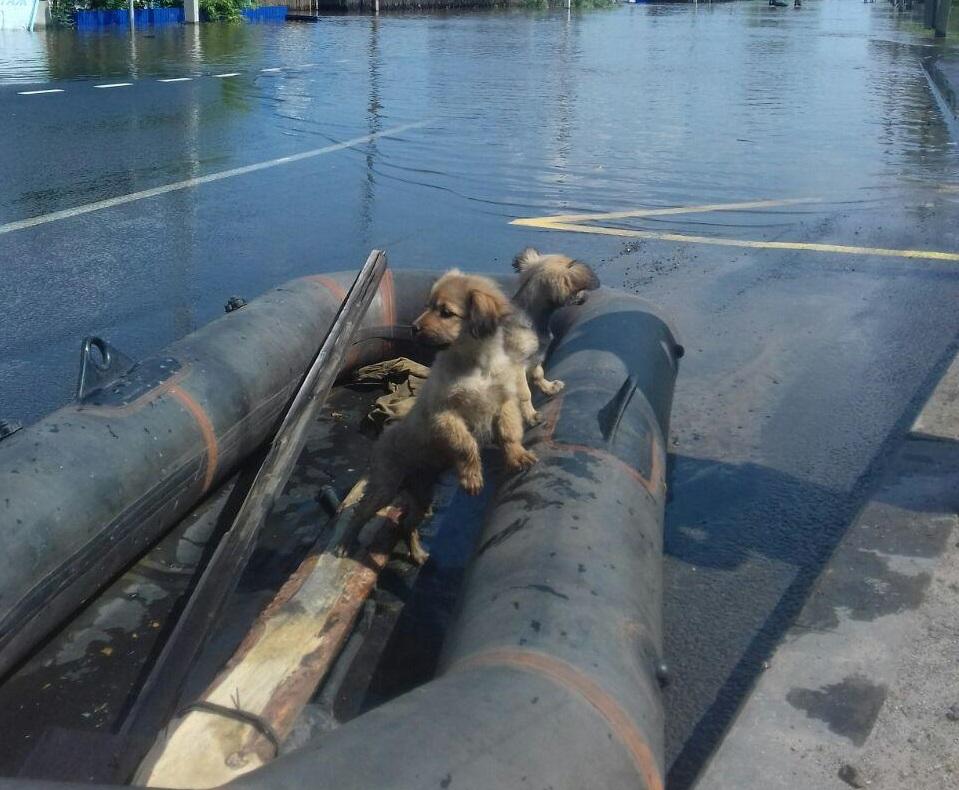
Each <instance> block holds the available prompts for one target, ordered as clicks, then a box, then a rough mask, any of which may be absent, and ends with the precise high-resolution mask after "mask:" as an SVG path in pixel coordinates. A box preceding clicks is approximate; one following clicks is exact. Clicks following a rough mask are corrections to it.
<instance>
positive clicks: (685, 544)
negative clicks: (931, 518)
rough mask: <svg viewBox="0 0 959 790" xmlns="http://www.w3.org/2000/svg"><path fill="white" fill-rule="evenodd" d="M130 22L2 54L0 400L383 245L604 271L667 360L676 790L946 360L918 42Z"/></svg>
mask: <svg viewBox="0 0 959 790" xmlns="http://www.w3.org/2000/svg"><path fill="white" fill-rule="evenodd" d="M6 35H7V36H10V34H6ZM150 35H152V36H153V37H149V38H148V37H147V36H146V34H145V33H141V34H139V35H138V37H137V38H136V39H134V41H133V42H131V41H130V40H129V39H127V38H125V37H123V36H122V35H112V34H104V35H94V36H83V37H77V38H71V37H72V36H73V34H67V35H65V36H53V35H51V36H48V37H44V36H35V37H24V36H21V37H14V38H10V39H9V40H10V41H12V42H13V45H11V46H7V38H5V39H4V47H3V48H2V50H0V108H2V109H0V140H2V141H3V143H2V145H3V155H2V156H0V262H2V265H3V273H4V279H3V286H4V288H3V293H4V295H5V296H6V299H5V304H4V308H5V309H4V310H3V312H2V314H0V417H7V418H13V419H19V420H21V421H24V422H28V421H31V420H33V419H36V418H37V417H38V416H40V415H42V414H44V413H46V412H47V411H49V410H51V409H53V408H55V407H57V406H58V405H61V404H63V403H64V402H66V401H67V400H68V399H69V398H70V396H71V391H72V388H73V386H74V378H75V375H76V370H75V356H76V350H77V346H78V345H79V339H80V338H81V337H82V336H83V335H86V334H91V333H97V334H101V335H103V336H105V337H107V338H108V339H109V340H110V341H111V342H113V343H114V344H115V345H117V346H119V347H120V348H122V349H124V350H125V351H126V352H127V353H128V354H130V355H131V356H133V357H138V356H142V355H145V354H147V353H150V352H154V351H157V350H159V349H160V348H162V347H163V346H164V345H166V344H167V343H169V342H170V341H172V340H174V339H175V338H177V337H180V336H182V335H184V334H186V333H188V332H190V331H191V330H192V329H194V328H195V327H197V326H200V325H202V324H204V323H206V322H207V321H208V320H210V319H211V318H213V317H215V316H216V315H218V314H219V313H220V312H221V311H222V305H223V303H224V302H225V300H226V298H227V297H228V296H230V295H232V294H239V295H242V296H244V297H247V298H250V297H252V296H255V295H256V294H258V293H261V292H262V291H264V290H266V289H267V288H269V287H270V286H273V285H275V284H278V283H280V282H282V281H284V280H286V279H289V278H291V277H294V276H297V275H300V274H304V273H308V272H316V271H323V270H333V269H343V268H352V267H355V266H358V265H359V264H360V263H361V262H362V261H363V259H364V258H365V255H366V252H367V251H368V249H369V248H371V247H373V246H381V247H386V248H387V249H388V251H389V253H390V258H391V261H392V264H393V265H394V266H396V267H424V266H425V267H432V268H437V269H439V268H443V267H447V266H451V265H459V266H463V267H469V268H477V269H486V270H502V269H504V268H505V267H506V266H507V265H508V261H509V260H510V258H511V257H512V255H513V254H514V253H515V252H516V251H517V250H518V249H520V248H521V247H522V246H524V245H526V244H529V243H531V244H535V245H537V246H539V247H541V248H543V249H547V250H562V251H565V252H567V253H570V254H573V255H577V256H580V257H582V258H584V259H585V260H588V261H590V262H592V263H594V264H595V265H596V266H597V268H598V271H599V274H600V276H601V279H602V280H603V282H604V283H605V284H607V285H611V286H615V287H622V288H626V289H628V290H632V291H635V292H637V293H641V294H643V295H645V296H647V297H649V298H651V299H653V300H655V301H658V302H660V303H661V304H662V305H664V306H665V307H666V308H667V310H668V311H669V312H670V313H671V314H672V315H673V316H674V318H675V321H676V323H677V325H678V326H679V327H680V330H681V332H682V334H683V339H684V341H685V345H686V347H687V350H688V354H687V356H686V358H685V359H684V360H683V367H682V371H681V377H680V380H679V383H678V389H677V395H676V400H675V406H674V412H673V424H672V436H671V439H670V450H671V452H672V472H671V492H672V501H671V504H670V506H669V509H668V523H667V541H666V546H667V557H666V579H667V589H666V623H667V644H666V648H667V655H668V660H669V662H670V663H671V665H672V668H673V678H674V681H673V683H672V685H671V686H670V687H669V689H668V691H667V717H668V722H667V727H668V750H669V755H668V756H669V760H670V763H671V764H672V774H671V780H672V783H673V786H675V787H684V786H688V784H689V783H690V782H691V781H692V779H693V777H694V776H695V774H696V772H697V771H698V770H699V769H700V767H701V766H702V764H703V761H704V760H705V759H707V758H708V755H709V753H710V750H711V749H712V748H713V746H714V745H715V743H716V742H717V739H718V738H719V737H721V734H722V732H723V730H724V728H725V727H726V726H727V725H728V723H729V721H730V719H731V717H732V716H733V715H734V714H735V710H736V706H737V705H738V703H739V702H740V701H741V700H742V698H743V696H744V694H746V693H747V692H748V689H749V687H750V685H751V683H752V682H753V680H754V679H755V677H756V675H757V673H758V672H760V671H761V668H762V662H763V661H764V660H765V658H766V656H767V654H768V652H769V650H770V648H771V647H772V646H773V645H774V644H775V641H776V640H777V639H778V637H779V636H780V635H781V634H782V633H783V630H784V627H785V625H786V624H788V622H789V620H790V617H791V616H792V614H793V613H795V612H796V611H797V608H798V607H799V605H801V603H802V600H803V597H804V594H805V592H806V590H807V589H808V586H809V584H810V583H811V581H812V580H813V579H814V578H815V576H816V574H817V573H818V570H819V569H820V567H821V564H822V563H823V561H824V560H825V559H826V558H827V557H828V556H829V554H830V552H831V550H832V548H833V547H834V546H835V544H836V542H837V540H838V538H839V537H840V536H841V535H842V533H843V531H844V530H845V528H846V527H847V526H848V524H849V523H850V521H851V519H852V518H853V516H854V515H855V512H856V510H857V508H858V506H859V504H860V503H861V502H862V501H863V499H864V496H865V494H866V492H867V491H868V490H869V486H870V484H871V482H872V481H873V480H874V479H875V478H876V476H877V474H878V472H879V470H881V468H882V465H883V463H884V458H885V455H886V448H887V447H889V446H890V443H891V442H893V441H894V440H895V438H896V437H898V436H899V435H901V433H902V431H903V428H904V426H905V425H907V424H908V422H909V421H910V420H911V417H912V415H913V414H914V413H915V412H916V410H917V408H918V406H919V405H920V404H921V402H922V400H923V398H924V396H925V394H927V393H928V391H929V390H930V389H931V387H932V386H933V385H934V383H935V381H936V380H937V379H938V376H939V374H940V373H941V370H942V368H943V366H944V364H945V363H946V362H947V361H948V359H949V358H950V357H951V354H952V353H954V351H955V348H956V338H957V332H959V312H957V311H956V310H955V305H956V303H957V297H959V272H957V266H959V256H957V255H956V253H957V252H959V232H957V225H956V222H955V219H956V216H957V212H956V207H957V200H959V156H957V152H956V143H955V138H954V137H952V136H951V131H952V130H953V127H954V122H951V121H948V120H947V119H946V118H945V116H944V115H943V113H942V110H941V107H940V106H939V104H937V102H936V99H935V98H934V96H933V94H932V93H931V90H930V87H929V84H928V82H927V80H926V77H925V74H924V72H923V69H922V67H921V65H920V57H921V56H922V55H923V54H925V52H927V51H928V50H927V46H928V44H927V42H926V41H925V40H922V39H920V38H918V37H917V36H916V34H915V33H914V32H911V29H907V27H906V26H903V25H901V24H900V23H899V22H898V21H897V20H896V18H895V17H894V16H893V14H892V12H891V10H890V9H888V8H886V7H885V6H884V5H882V4H875V5H864V4H860V3H851V2H841V0H807V2H806V3H805V4H804V6H803V8H802V10H800V11H793V9H791V8H790V9H775V8H769V7H768V6H766V5H765V4H761V3H759V2H756V3H748V4H747V3H732V4H724V5H716V6H708V7H705V6H699V7H698V8H696V7H693V6H636V7H633V6H631V7H623V8H616V9H612V10H608V11H596V12H583V13H574V14H573V15H572V16H571V17H570V18H567V16H566V14H565V12H564V13H543V12H527V11H523V12H510V13H474V14H463V15H449V14H436V15H432V16H430V15H426V16H406V15H404V16H397V17H390V16H384V17H382V18H380V19H378V20H377V19H370V18H366V17H336V18H330V19H329V20H325V21H323V22H321V23H319V24H317V25H310V26H303V25H285V26H255V27H254V26H250V27H246V28H239V29H228V28H225V27H222V26H213V25H208V26H202V27H201V28H200V29H198V30H180V29H178V30H167V31H155V32H152V33H150ZM7 53H13V54H11V55H8V54H7ZM264 69H279V70H278V71H264ZM234 73H235V74H234ZM224 74H234V76H216V75H224ZM182 77H190V78H191V79H189V80H182V81H177V82H163V81H161V80H164V79H167V80H170V79H179V78H182ZM125 82H129V83H131V84H129V85H118V86H117V87H96V86H97V85H116V84H117V83H125ZM51 90H55V91H60V92H57V93H34V92H33V91H51ZM344 142H347V143H349V145H347V146H343V145H341V144H342V143H344ZM327 149H329V150H327ZM299 154H308V156H303V157H301V158H299V159H298V160H297V161H293V162H284V161H278V160H280V159H281V158H282V157H287V156H293V155H299ZM252 165H262V167H259V168H257V169H253V170H250V169H249V166H252ZM148 190H160V191H159V193H151V192H147V194H145V195H144V194H142V193H143V192H144V191H148ZM114 199H115V201H114V202H113V203H111V204H109V205H106V206H103V205H101V204H100V202H101V201H105V200H111V201H113V200H114ZM799 200H802V201H804V202H790V201H799ZM761 201H774V202H769V203H762V204H760V205H754V206H752V207H751V208H739V209H735V210H717V209H716V208H715V207H716V206H728V205H729V204H741V203H746V202H748V203H753V202H761ZM695 206H707V207H712V208H709V210H705V211H701V212H687V213H669V214H664V213H660V214H658V215H649V214H647V215H646V216H627V217H623V216H619V217H613V218H606V219H593V220H586V221H583V222H580V223H579V224H578V228H579V230H578V231H576V230H575V229H573V230H557V229H555V228H551V227H550V226H549V223H548V221H544V222H541V223H539V224H540V227H529V226H517V225H511V224H510V222H511V221H512V220H515V219H517V218H524V217H525V218H528V217H549V216H552V215H565V214H572V213H601V214H602V213H609V212H633V213H635V212H638V211H639V210H641V209H647V210H648V209H650V208H653V209H662V208H667V207H672V208H675V207H695ZM544 225H545V227H543V226H544ZM597 227H602V228H606V229H607V230H606V231H595V229H596V228H597ZM590 228H591V229H592V231H591V232H584V231H585V230H587V229H590ZM610 228H611V229H612V230H609V229H610ZM617 234H626V235H617ZM690 237H692V238H690ZM820 245H822V246H820ZM928 251H933V252H939V253H944V255H940V256H939V257H935V256H931V257H924V253H925V252H928Z"/></svg>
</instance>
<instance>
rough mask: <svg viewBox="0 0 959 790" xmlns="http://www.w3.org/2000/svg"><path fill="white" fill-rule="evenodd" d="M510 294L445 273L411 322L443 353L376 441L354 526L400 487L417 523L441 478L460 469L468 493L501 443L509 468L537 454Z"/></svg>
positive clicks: (491, 284) (530, 461)
mask: <svg viewBox="0 0 959 790" xmlns="http://www.w3.org/2000/svg"><path fill="white" fill-rule="evenodd" d="M511 313H512V307H511V306H510V302H509V300H508V299H507V298H506V296H505V295H504V294H503V292H502V291H501V290H500V289H499V287H498V286H497V285H496V284H495V283H494V282H493V281H492V280H489V279H487V278H486V277H478V276H475V275H468V274H463V273H462V272H460V271H459V270H457V269H453V270H452V271H449V272H447V273H446V274H444V275H443V276H442V277H440V279H439V280H437V281H436V283H435V284H434V285H433V288H432V290H431V292H430V296H429V302H428V304H427V307H426V310H425V311H424V312H423V314H422V315H420V317H419V318H417V319H416V321H414V322H413V329H414V332H415V334H416V337H417V340H418V341H419V342H422V343H423V344H425V345H428V346H432V347H434V348H436V349H438V350H439V352H438V353H437V355H436V360H435V361H434V363H433V366H432V368H431V369H430V375H429V378H428V379H427V380H426V383H425V384H424V385H423V389H422V391H421V392H420V393H419V394H418V395H417V397H416V403H415V404H414V405H413V407H412V409H411V410H410V413H409V414H408V415H407V416H406V417H405V418H404V419H403V420H401V421H400V422H397V423H394V424H392V425H390V426H389V427H388V428H387V429H386V430H385V431H384V432H383V434H382V435H381V436H380V438H379V440H378V441H377V442H376V445H375V446H374V447H373V453H372V459H371V464H370V475H369V480H368V482H367V486H366V491H365V493H364V496H363V499H362V500H361V501H360V502H359V504H358V505H357V507H356V511H355V512H354V515H353V523H354V524H361V523H363V522H365V521H367V520H368V519H369V518H370V517H372V516H373V514H374V513H376V511H378V510H379V509H380V508H382V507H384V506H386V505H388V504H389V503H390V502H392V501H393V499H394V498H395V497H396V496H397V494H399V493H400V491H403V492H404V493H406V494H408V495H409V499H410V502H411V508H410V512H409V514H408V516H407V524H408V525H409V526H411V528H415V526H416V524H418V523H419V521H420V520H422V518H423V517H424V516H425V514H426V512H427V511H428V509H429V506H430V503H431V502H432V499H433V487H434V485H435V482H436V479H437V478H438V477H439V475H440V474H442V473H443V472H444V471H446V470H447V469H449V468H450V467H453V468H455V469H456V473H457V475H458V476H459V482H460V485H462V486H463V488H464V490H465V491H466V492H467V493H468V494H478V493H479V491H480V489H481V488H482V487H483V467H482V464H481V463H480V447H481V446H482V445H483V444H484V443H486V442H488V441H490V440H495V441H496V443H497V444H499V445H500V446H501V447H502V449H503V453H504V455H505V459H506V466H507V468H509V469H510V470H518V469H525V468H528V467H529V466H531V465H532V464H533V463H534V462H535V461H536V456H535V455H533V454H532V453H531V452H529V451H528V450H526V449H525V448H524V447H523V445H522V440H523V422H522V417H521V415H520V411H519V400H518V395H517V391H516V375H515V368H516V363H515V362H514V361H513V360H512V359H511V358H510V357H509V356H508V355H507V354H506V351H505V349H504V346H503V330H502V326H503V323H504V321H505V320H506V319H507V317H508V316H509V315H510V314H511Z"/></svg>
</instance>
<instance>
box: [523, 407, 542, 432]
mask: <svg viewBox="0 0 959 790" xmlns="http://www.w3.org/2000/svg"><path fill="white" fill-rule="evenodd" d="M522 413H523V422H524V423H526V424H527V425H528V426H529V427H530V428H532V427H533V426H534V425H539V424H540V423H541V422H542V421H543V418H542V416H541V415H540V413H539V412H538V411H536V409H534V408H533V407H532V405H530V404H529V403H524V404H523V407H522Z"/></svg>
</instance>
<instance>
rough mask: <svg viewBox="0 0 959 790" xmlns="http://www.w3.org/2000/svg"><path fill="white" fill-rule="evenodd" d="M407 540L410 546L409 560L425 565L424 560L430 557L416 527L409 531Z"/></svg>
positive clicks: (415, 563)
mask: <svg viewBox="0 0 959 790" xmlns="http://www.w3.org/2000/svg"><path fill="white" fill-rule="evenodd" d="M408 542H409V547H410V562H412V563H413V564H414V565H425V564H426V561H427V560H428V559H429V558H430V553H429V552H428V551H427V550H426V548H425V547H424V546H423V543H422V542H421V541H420V531H419V530H418V529H414V530H413V531H412V532H410V536H409V538H408Z"/></svg>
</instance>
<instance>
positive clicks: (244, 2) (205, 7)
mask: <svg viewBox="0 0 959 790" xmlns="http://www.w3.org/2000/svg"><path fill="white" fill-rule="evenodd" d="M255 5H256V3H254V2H251V0H200V13H201V14H202V15H204V16H205V17H206V18H207V19H209V20H210V21H212V22H218V21H221V20H222V21H228V22H237V21H239V19H240V11H242V10H243V9H244V8H252V7H253V6H255Z"/></svg>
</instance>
